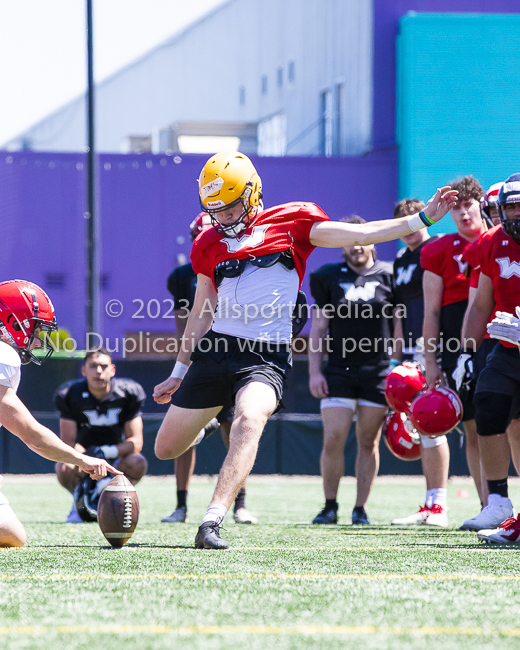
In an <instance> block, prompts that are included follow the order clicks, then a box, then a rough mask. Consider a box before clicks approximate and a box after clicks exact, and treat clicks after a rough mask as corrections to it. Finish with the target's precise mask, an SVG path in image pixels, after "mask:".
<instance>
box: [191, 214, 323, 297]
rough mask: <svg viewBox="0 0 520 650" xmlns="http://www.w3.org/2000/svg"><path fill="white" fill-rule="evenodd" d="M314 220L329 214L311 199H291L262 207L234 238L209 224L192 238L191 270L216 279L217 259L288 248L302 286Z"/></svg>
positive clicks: (274, 251)
mask: <svg viewBox="0 0 520 650" xmlns="http://www.w3.org/2000/svg"><path fill="white" fill-rule="evenodd" d="M317 221H330V218H329V217H328V216H327V215H326V214H325V212H323V210H322V209H321V208H319V207H318V206H317V205H314V203H300V202H294V203H285V204H284V205H277V206H276V207H274V208H269V209H268V210H263V211H262V212H260V213H259V214H258V216H257V217H256V218H255V219H254V220H253V222H252V223H251V224H250V225H249V227H248V228H247V230H245V231H244V232H243V233H242V234H241V235H240V236H239V237H238V238H236V239H234V238H230V237H223V236H222V235H220V234H219V233H218V232H217V231H216V229H215V228H208V229H207V230H205V231H204V232H202V233H201V234H200V235H199V236H198V237H197V239H196V240H195V241H194V242H193V247H192V249H191V256H190V257H191V263H192V266H193V270H194V271H195V273H202V274H203V275H206V276H208V278H211V279H212V280H213V283H215V278H214V275H213V270H214V268H215V266H216V265H217V264H219V263H220V262H223V261H225V260H231V259H236V260H243V259H247V258H248V257H260V256H262V255H270V254H271V253H279V252H282V251H286V250H288V249H291V252H292V256H293V259H294V264H295V268H296V271H297V272H298V276H299V278H300V286H301V284H302V282H303V276H304V275H305V266H306V262H307V258H308V257H309V255H310V254H311V253H312V251H313V250H314V249H315V248H316V247H315V246H313V245H312V244H311V243H310V241H309V234H310V231H311V228H312V226H313V224H315V223H316V222H317Z"/></svg>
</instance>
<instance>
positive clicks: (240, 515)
mask: <svg viewBox="0 0 520 650" xmlns="http://www.w3.org/2000/svg"><path fill="white" fill-rule="evenodd" d="M233 519H234V520H235V524H257V523H258V519H257V518H256V517H253V515H252V514H251V513H250V512H249V510H248V509H247V508H239V509H238V510H236V511H235V512H234V513H233Z"/></svg>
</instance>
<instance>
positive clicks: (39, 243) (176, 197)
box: [0, 152, 397, 347]
mask: <svg viewBox="0 0 520 650" xmlns="http://www.w3.org/2000/svg"><path fill="white" fill-rule="evenodd" d="M84 158H85V157H84V156H83V155H82V154H55V153H33V152H16V153H9V152H0V214H1V219H2V240H1V241H2V254H1V255H0V278H1V279H2V280H4V279H12V278H23V279H27V280H32V281H34V282H36V283H37V284H40V285H41V286H42V287H43V288H45V289H46V290H47V291H48V293H49V294H50V296H51V298H52V300H53V302H54V304H55V308H56V313H57V318H58V322H59V324H60V325H61V326H62V327H66V328H67V329H68V330H69V331H71V333H72V335H73V336H74V337H75V338H78V339H79V341H80V343H81V346H80V347H83V346H84V341H85V320H86V307H85V287H84V269H85V232H86V224H85V219H84V217H83V213H84V209H85V208H84V206H85V198H84V197H85V191H84V184H85V169H84V162H85V160H84ZM206 159H207V156H205V155H204V156H202V155H184V156H182V158H180V157H178V158H172V157H169V156H160V155H159V156H153V155H147V154H143V155H111V154H104V155H101V156H100V159H99V165H98V170H99V171H98V173H99V181H100V183H99V186H100V192H99V202H100V209H99V211H98V213H99V215H100V219H101V232H102V273H103V274H104V275H105V277H106V288H104V289H103V290H102V291H101V301H102V307H103V309H102V315H103V319H102V333H103V335H104V336H105V337H110V339H111V341H110V345H111V347H113V340H114V339H115V338H116V337H122V336H124V334H125V332H127V331H131V330H143V331H144V332H146V331H149V332H153V331H169V330H173V329H174V322H173V320H169V319H165V318H162V317H159V318H150V317H148V316H147V315H146V309H144V310H143V312H142V313H143V314H145V318H141V319H138V318H132V315H133V314H135V312H136V311H137V309H138V303H133V302H132V301H133V300H136V299H141V300H143V301H144V303H145V305H146V304H148V301H150V300H152V299H156V300H158V301H159V303H160V305H161V312H160V313H161V316H162V315H164V314H165V313H166V311H167V309H168V306H169V305H168V303H162V301H163V300H166V299H168V298H169V297H170V296H169V294H168V292H167V290H166V278H167V276H168V274H169V273H170V272H171V270H172V269H173V268H174V266H175V265H176V260H177V255H178V254H180V253H183V254H185V255H186V256H187V257H189V249H190V240H189V224H190V222H191V220H192V219H193V218H194V216H195V215H196V214H197V213H198V212H199V207H198V199H197V184H196V179H197V177H198V174H199V171H200V169H201V167H202V165H203V164H204V162H205V161H206ZM254 163H255V165H256V166H257V169H258V171H259V173H260V175H261V177H262V181H263V186H264V194H265V205H266V206H267V207H268V206H272V205H276V204H278V203H284V202H287V201H292V200H304V201H312V202H314V203H317V204H318V205H320V206H321V207H322V208H323V209H324V210H325V211H326V212H327V213H328V214H329V215H330V216H331V218H332V219H339V218H341V217H344V216H348V215H351V214H354V213H355V214H359V215H361V216H362V217H364V218H366V219H367V220H372V219H378V218H389V217H391V215H392V210H393V206H394V203H395V201H396V188H397V158H396V156H395V153H393V152H388V153H379V154H374V155H370V156H365V157H361V158H328V159H327V158H255V159H254ZM179 237H183V238H184V241H181V240H180V239H178V238H179ZM396 249H397V245H396V244H395V243H393V242H392V243H388V244H382V245H380V246H379V247H378V252H379V257H380V258H381V259H393V257H394V255H395V251H396ZM339 259H340V255H339V251H335V250H330V249H328V250H325V249H317V250H316V251H314V253H313V254H312V255H311V257H310V258H309V263H308V270H312V269H315V268H317V267H318V266H320V265H321V264H324V263H326V262H330V261H335V260H339ZM49 274H58V275H59V274H61V276H62V278H63V281H64V286H63V287H56V286H53V284H52V283H53V282H54V283H55V282H56V275H55V276H54V278H51V277H50V275H49ZM306 287H307V288H308V285H307V283H306ZM114 299H115V300H119V301H121V303H122V304H123V313H122V315H121V316H119V317H113V318H111V317H109V316H108V315H107V314H106V313H105V309H104V307H105V305H106V303H107V302H108V301H109V300H114ZM150 306H151V308H152V309H153V310H155V305H150ZM153 313H154V312H153V311H152V314H153Z"/></svg>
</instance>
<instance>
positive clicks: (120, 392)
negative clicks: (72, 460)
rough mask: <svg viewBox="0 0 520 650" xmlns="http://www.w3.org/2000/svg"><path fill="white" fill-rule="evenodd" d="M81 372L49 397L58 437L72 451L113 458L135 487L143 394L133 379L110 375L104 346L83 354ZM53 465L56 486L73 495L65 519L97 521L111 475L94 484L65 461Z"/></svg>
mask: <svg viewBox="0 0 520 650" xmlns="http://www.w3.org/2000/svg"><path fill="white" fill-rule="evenodd" d="M81 372H82V374H83V377H84V379H73V380H72V381H68V382H66V383H65V384H62V385H61V386H60V387H59V388H58V390H57V391H56V394H55V396H54V404H55V406H56V408H57V409H58V411H59V412H60V437H61V439H62V440H63V441H64V442H66V443H67V444H68V445H70V446H71V447H74V449H76V451H79V452H81V453H82V452H85V453H86V454H87V455H89V456H91V455H92V456H93V455H97V456H99V457H100V458H106V459H107V460H110V461H112V462H113V464H114V467H117V468H118V469H119V470H121V471H122V472H123V474H124V475H125V476H126V478H127V479H128V480H129V481H130V482H131V483H132V484H133V485H136V484H137V483H139V481H140V480H141V479H142V477H143V476H144V475H145V474H146V470H147V469H148V461H147V460H146V458H145V457H144V456H143V455H142V454H141V450H142V448H143V419H142V417H141V412H142V411H141V409H142V406H143V403H144V400H145V398H146V395H145V392H144V390H143V388H142V386H141V385H140V384H138V383H137V382H136V381H134V380H133V379H125V378H122V377H115V373H116V367H115V365H114V364H113V363H112V357H111V355H110V352H108V350H105V349H104V348H96V349H93V350H89V351H88V352H87V354H86V355H85V360H84V362H83V365H82V367H81ZM55 469H56V474H57V476H58V481H59V482H60V485H62V486H63V487H64V488H65V489H66V490H68V491H69V492H70V493H71V494H73V495H74V500H73V502H72V508H71V510H70V512H69V514H68V516H67V523H72V524H74V523H81V522H83V521H97V501H98V500H99V497H100V495H101V492H102V490H103V488H104V487H105V483H106V482H108V481H109V480H110V478H109V477H107V479H106V482H105V481H98V483H97V484H94V483H93V482H92V481H90V480H89V479H88V477H86V476H85V473H84V472H82V471H81V470H80V469H78V468H77V467H75V466H74V465H71V464H69V463H56V468H55ZM86 479H87V480H86ZM78 486H79V487H78Z"/></svg>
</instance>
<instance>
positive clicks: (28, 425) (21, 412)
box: [0, 280, 121, 546]
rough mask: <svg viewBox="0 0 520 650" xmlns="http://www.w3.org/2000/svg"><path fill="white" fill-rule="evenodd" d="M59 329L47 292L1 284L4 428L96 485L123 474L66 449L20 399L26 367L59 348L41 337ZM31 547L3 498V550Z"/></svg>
mask: <svg viewBox="0 0 520 650" xmlns="http://www.w3.org/2000/svg"><path fill="white" fill-rule="evenodd" d="M57 329H58V326H57V324H56V318H55V316H54V307H53V306H52V303H51V301H50V299H49V297H48V296H47V294H46V293H45V292H44V291H43V289H40V287H38V286H37V285H36V284H33V283H32V282H26V281H24V280H9V281H7V282H2V283H0V423H1V424H3V425H4V427H5V428H6V429H7V430H8V431H10V432H11V433H13V434H14V435H15V436H17V437H18V438H20V440H22V441H23V442H24V443H25V444H26V445H27V446H28V447H29V448H30V449H32V450H33V451H34V452H36V453H37V454H39V455H40V456H43V457H44V458H48V459H49V460H54V461H58V462H62V463H70V464H72V465H77V466H78V467H79V468H80V469H81V470H82V471H84V472H86V473H87V474H89V475H90V476H91V477H92V478H93V479H94V480H99V479H101V478H103V477H105V476H106V475H107V472H112V473H114V474H121V472H120V471H119V470H116V469H114V468H113V467H112V466H111V465H109V464H108V463H107V462H106V460H104V459H100V458H90V457H89V456H84V455H83V454H80V453H79V452H77V451H75V450H74V449H72V448H71V447H69V446H68V445H66V444H65V443H64V442H62V441H61V440H60V439H59V438H58V436H56V435H55V434H54V433H53V432H52V431H51V430H50V429H47V428H46V427H44V426H42V425H41V424H40V423H39V422H37V421H36V420H35V419H34V418H33V416H32V415H31V414H30V413H29V411H28V410H27V408H26V407H25V406H24V404H23V402H21V401H20V399H19V398H18V397H17V396H16V391H17V389H18V385H19V383H20V377H21V373H20V367H21V364H22V363H24V364H26V363H30V362H31V361H32V362H34V363H36V364H38V365H40V364H41V363H42V362H43V361H44V360H45V359H47V358H48V357H49V356H50V355H51V354H52V352H53V348H52V347H49V346H48V345H47V342H46V341H45V339H41V338H40V334H42V333H43V334H44V335H45V333H47V332H52V331H55V330H57ZM36 347H42V348H44V349H45V350H46V351H47V354H46V356H45V358H44V359H39V358H38V357H36V356H35V355H34V354H33V353H32V350H34V348H36ZM0 487H2V477H1V476H0ZM25 542H26V533H25V530H24V527H23V525H22V523H21V522H20V520H19V519H18V517H17V516H16V515H15V514H14V512H13V510H12V509H11V506H10V505H9V501H8V500H7V498H6V497H5V496H4V495H3V494H2V493H1V492H0V546H23V545H24V544H25Z"/></svg>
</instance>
